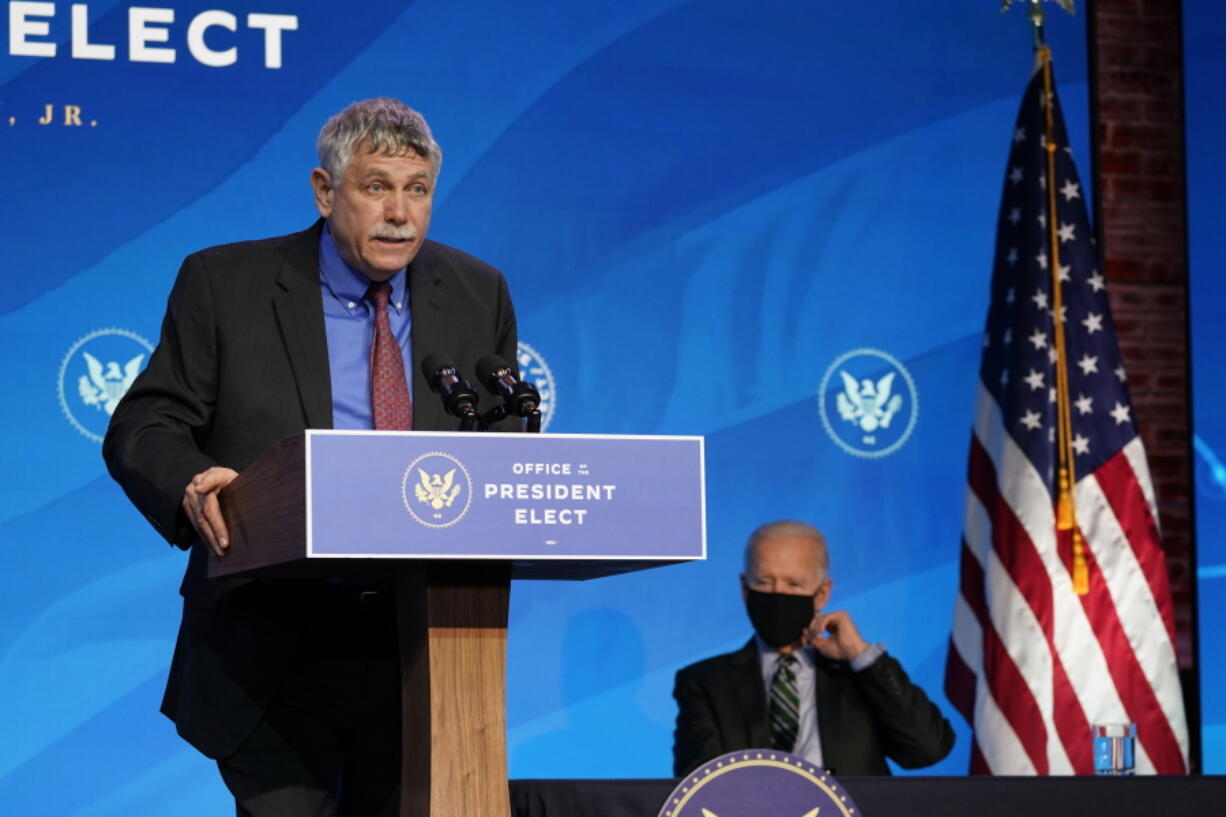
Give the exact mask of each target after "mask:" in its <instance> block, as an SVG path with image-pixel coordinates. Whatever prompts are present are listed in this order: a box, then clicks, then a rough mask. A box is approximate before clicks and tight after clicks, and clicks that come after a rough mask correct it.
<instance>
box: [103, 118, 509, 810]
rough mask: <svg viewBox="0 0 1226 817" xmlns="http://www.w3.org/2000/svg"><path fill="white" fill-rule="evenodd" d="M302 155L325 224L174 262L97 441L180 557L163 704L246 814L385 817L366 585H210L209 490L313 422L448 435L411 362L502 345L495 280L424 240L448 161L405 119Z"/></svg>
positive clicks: (505, 349) (392, 796) (384, 619)
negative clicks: (144, 343)
mask: <svg viewBox="0 0 1226 817" xmlns="http://www.w3.org/2000/svg"><path fill="white" fill-rule="evenodd" d="M317 147H318V150H319V161H320V167H318V168H316V169H315V170H314V171H312V173H311V187H312V188H313V190H314V200H315V206H316V207H317V208H318V210H319V213H320V215H321V216H322V217H323V218H322V219H321V220H319V221H317V222H316V223H315V224H314V225H313V226H311V227H310V228H309V229H307V230H305V231H303V232H300V233H295V234H292V235H288V236H282V237H279V238H270V239H265V240H262V241H249V242H243V243H239V244H228V245H224V246H220V247H212V248H210V249H206V250H203V251H201V252H198V253H195V254H193V255H191V256H189V257H188V258H187V259H186V260H185V261H184V262H183V266H182V268H181V269H180V271H179V275H178V278H177V280H176V281H175V284H174V288H173V290H172V291H171V294H170V299H169V302H168V306H167V310H166V316H165V319H164V321H163V324H162V332H161V337H160V340H159V343H158V347H157V349H156V350H155V351H154V353H153V355H152V356H151V357H150V360H149V366H148V368H146V370H145V371H144V372H143V373H142V374H141V375H140V377H138V378H137V379H136V381H135V382H134V383H133V385H132V388H131V389H130V390H129V391H128V393H127V395H126V396H125V397H124V399H123V401H122V402H121V403H120V404H119V406H118V407H117V408H116V410H115V412H114V415H113V417H112V419H111V425H110V429H109V430H108V432H107V436H106V439H105V441H104V444H103V455H104V456H105V458H106V461H107V466H108V468H109V469H110V472H111V474H112V476H113V477H114V478H115V479H116V481H118V482H119V484H120V485H121V486H123V489H124V491H125V492H126V493H127V495H128V497H129V498H130V499H131V500H132V502H133V504H135V505H136V507H137V508H138V509H139V510H140V511H141V513H143V514H144V515H145V517H146V518H147V519H148V520H149V521H150V522H151V523H152V524H153V526H154V527H155V528H156V529H157V530H158V532H159V533H161V534H162V535H163V536H164V537H165V538H166V539H167V541H169V542H171V543H172V544H175V545H178V546H180V547H183V548H190V549H191V555H190V557H189V560H188V566H187V572H186V575H185V576H184V579H183V584H182V587H181V593H182V595H183V597H184V602H183V620H182V623H181V625H180V629H179V638H178V642H177V644H176V646H175V652H174V658H173V659H172V663H171V670H170V678H169V681H168V683H167V688H166V694H165V698H164V699H163V702H162V711H163V712H164V713H165V714H166V715H167V716H169V717H170V718H171V719H172V720H173V721H174V722H175V724H176V727H177V729H178V731H179V734H180V735H182V736H183V737H184V738H185V739H186V740H187V741H188V742H190V743H191V744H192V745H193V746H195V747H196V748H197V749H199V750H200V751H201V752H203V753H204V754H205V755H207V756H208V757H211V758H215V759H216V760H217V761H218V766H219V768H220V770H221V775H222V778H223V779H224V780H225V783H226V785H227V786H228V787H229V789H230V791H231V792H232V793H233V794H234V797H235V800H236V803H237V811H238V814H239V815H251V817H266V816H267V817H272V816H273V815H276V816H278V817H281V816H284V815H293V817H305V815H331V814H341V815H360V817H374V816H375V815H395V814H397V813H398V803H399V777H400V754H401V750H400V740H401V721H400V672H399V667H400V665H399V654H398V642H397V639H396V627H395V617H394V610H393V606H392V603H391V599H390V597H389V596H388V594H387V593H386V592H383V591H380V589H379V588H377V587H361V586H353V585H350V584H346V583H343V582H323V581H320V582H309V581H298V582H291V581H271V580H251V579H222V580H209V579H208V578H207V574H206V568H207V560H208V559H207V557H208V552H209V551H210V550H211V551H212V552H214V553H216V554H218V555H219V556H223V555H224V554H225V552H226V550H227V548H228V547H229V546H230V542H229V538H228V532H227V531H226V528H225V524H224V522H223V521H222V517H221V513H220V508H219V505H218V501H217V494H218V492H219V491H220V490H221V489H222V488H224V487H225V486H226V485H227V484H229V482H230V481H231V480H233V479H234V478H235V477H236V476H237V475H238V472H239V471H241V470H242V469H243V468H244V467H245V466H246V465H247V464H248V463H250V462H251V461H252V460H253V459H254V458H255V457H256V456H258V455H259V454H260V453H261V452H263V451H264V450H265V449H267V448H268V447H269V446H271V445H272V444H274V443H276V442H278V441H279V440H281V439H284V438H286V437H289V436H292V435H295V434H298V433H300V432H302V431H303V430H304V429H307V428H344V429H371V428H374V429H409V428H417V429H440V428H445V427H446V428H451V429H454V428H455V427H456V424H455V423H454V421H453V422H452V423H450V424H446V425H445V423H446V417H445V415H444V412H443V409H442V406H441V404H440V402H439V400H438V399H436V398H434V397H433V396H432V395H431V394H430V388H429V384H428V383H427V382H426V380H425V375H424V374H422V373H420V372H419V371H418V366H416V365H414V362H415V361H417V360H420V359H421V358H422V357H424V356H426V355H429V354H432V353H441V354H447V355H450V356H451V357H452V358H453V359H454V361H455V362H456V364H457V365H458V367H459V369H460V370H461V371H467V372H471V371H473V369H474V368H475V363H476V361H477V360H478V359H479V358H481V357H483V356H485V355H488V354H490V353H494V354H497V355H499V356H501V357H502V358H503V359H505V360H509V361H513V360H514V359H515V351H516V334H515V315H514V311H513V310H512V307H511V301H510V298H509V296H508V293H507V287H506V282H505V281H504V280H503V277H502V275H501V273H499V272H498V271H497V270H495V269H494V268H493V267H490V266H489V265H487V264H485V263H483V262H481V261H479V260H477V259H475V258H473V257H472V256H469V255H466V254H465V253H462V252H460V251H459V250H455V249H452V248H450V247H447V246H444V245H442V244H438V243H436V242H433V241H429V240H427V239H426V237H425V236H426V230H427V228H428V227H429V224H430V214H431V205H432V201H433V195H434V190H435V184H436V183H437V181H438V173H439V167H440V164H441V162H442V152H441V151H440V149H439V147H438V145H437V144H436V143H435V141H434V138H433V136H432V135H431V132H430V128H429V126H428V125H427V124H426V122H425V120H424V119H423V118H422V117H421V115H420V114H418V113H417V112H416V111H414V110H413V109H411V108H409V107H407V106H405V105H404V104H402V103H400V102H398V101H396V100H392V99H370V100H365V101H362V102H355V103H353V104H352V105H350V106H348V107H347V108H345V109H344V110H343V111H341V112H340V113H338V114H337V115H336V116H334V117H332V118H331V119H330V120H329V121H328V122H327V124H326V125H324V127H323V130H322V131H321V132H320V134H319V139H318V143H317ZM414 397H416V398H417V399H416V400H414V399H413V398H414Z"/></svg>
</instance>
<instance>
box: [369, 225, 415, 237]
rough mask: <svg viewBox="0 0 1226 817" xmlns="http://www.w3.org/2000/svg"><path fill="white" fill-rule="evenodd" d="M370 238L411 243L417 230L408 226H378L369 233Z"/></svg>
mask: <svg viewBox="0 0 1226 817" xmlns="http://www.w3.org/2000/svg"><path fill="white" fill-rule="evenodd" d="M370 237H371V238H391V239H395V240H398V241H413V240H414V239H416V238H417V229H416V228H415V227H413V226H411V225H409V224H404V225H401V226H400V227H397V226H395V225H394V224H379V225H377V226H376V227H375V228H374V229H373V230H371V231H370Z"/></svg>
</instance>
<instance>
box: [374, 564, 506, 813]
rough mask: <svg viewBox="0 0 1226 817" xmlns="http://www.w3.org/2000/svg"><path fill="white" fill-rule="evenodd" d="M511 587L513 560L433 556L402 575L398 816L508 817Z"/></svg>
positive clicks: (398, 589)
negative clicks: (444, 559) (448, 559)
mask: <svg viewBox="0 0 1226 817" xmlns="http://www.w3.org/2000/svg"><path fill="white" fill-rule="evenodd" d="M510 588H511V566H510V564H509V563H506V562H482V561H458V562H446V563H442V562H431V563H427V564H424V565H421V566H418V567H412V566H406V567H404V568H403V569H402V571H401V572H400V574H399V575H398V576H397V579H396V623H397V626H398V627H399V632H400V663H401V685H402V707H403V716H402V717H403V735H404V758H403V761H402V763H403V765H402V767H401V791H400V815H401V817H460V816H461V815H481V816H482V817H510V812H511V807H510V798H509V795H508V791H507V738H506V714H505V709H506V707H505V702H506V654H507V610H508V606H509V603H510Z"/></svg>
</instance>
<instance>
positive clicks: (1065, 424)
mask: <svg viewBox="0 0 1226 817" xmlns="http://www.w3.org/2000/svg"><path fill="white" fill-rule="evenodd" d="M1019 1H1020V2H1027V4H1028V6H1029V9H1028V12H1027V17H1028V18H1029V20H1030V24H1031V26H1032V27H1033V29H1034V47H1035V53H1036V55H1037V56H1038V58H1039V62H1040V67H1041V70H1042V71H1043V91H1044V94H1043V113H1044V135H1043V136H1044V139H1043V144H1044V147H1045V149H1046V151H1047V157H1046V158H1047V161H1046V163H1045V164H1046V181H1047V184H1046V185H1045V187H1046V189H1047V232H1048V244H1049V248H1050V258H1051V262H1050V263H1051V292H1052V330H1053V333H1054V335H1055V348H1056V360H1055V365H1056V384H1055V385H1056V428H1057V435H1056V462H1057V470H1056V531H1057V533H1060V534H1064V535H1065V536H1070V535H1071V536H1072V542H1073V553H1072V556H1073V571H1072V572H1073V575H1072V579H1073V592H1074V593H1076V594H1077V595H1079V596H1084V595H1086V594H1087V593H1089V592H1090V576H1089V568H1088V566H1087V563H1086V552H1085V540H1084V538H1083V537H1082V535H1081V529H1080V528H1079V527H1078V526H1077V504H1076V502H1075V501H1074V488H1075V486H1076V485H1077V469H1076V459H1075V458H1076V455H1075V453H1074V451H1073V418H1072V409H1071V395H1070V394H1069V388H1068V349H1067V346H1066V343H1065V337H1064V322H1063V320H1062V318H1063V315H1064V293H1063V288H1062V287H1061V281H1060V238H1059V231H1058V227H1059V222H1058V216H1057V212H1056V151H1057V150H1059V149H1060V147H1061V146H1060V145H1057V144H1056V139H1055V126H1054V120H1053V116H1052V100H1053V98H1054V97H1053V94H1054V89H1053V88H1052V79H1051V50H1050V49H1049V48H1048V47H1047V45H1046V42H1045V39H1044V28H1043V27H1044V24H1045V23H1046V22H1047V13H1046V12H1045V11H1044V10H1043V0H1002V2H1001V7H1000V10H1001V13H1004V12H1007V11H1008V10H1009V7H1010V6H1011V5H1012V4H1013V3H1015V2H1019ZM1053 2H1056V3H1058V4H1059V5H1060V7H1061V8H1062V9H1064V10H1065V11H1067V12H1068V13H1069V14H1076V13H1077V11H1076V6H1075V0H1053Z"/></svg>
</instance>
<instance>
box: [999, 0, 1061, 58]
mask: <svg viewBox="0 0 1226 817" xmlns="http://www.w3.org/2000/svg"><path fill="white" fill-rule="evenodd" d="M1047 2H1049V3H1055V4H1057V5H1058V6H1060V8H1062V9H1064V10H1065V11H1067V12H1068V13H1069V14H1074V15H1075V14H1076V13H1077V0H1047ZM1014 3H1026V4H1027V5H1029V6H1030V11H1029V12H1028V14H1027V16H1028V17H1030V24H1031V25H1033V26H1034V44H1035V47H1036V48H1038V47H1041V46H1042V45H1043V24H1044V23H1045V22H1047V12H1045V11H1043V0H1001V1H1000V13H1001V14H1004V13H1005V12H1007V11H1008V10H1009V7H1010V6H1012V5H1013V4H1014Z"/></svg>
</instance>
